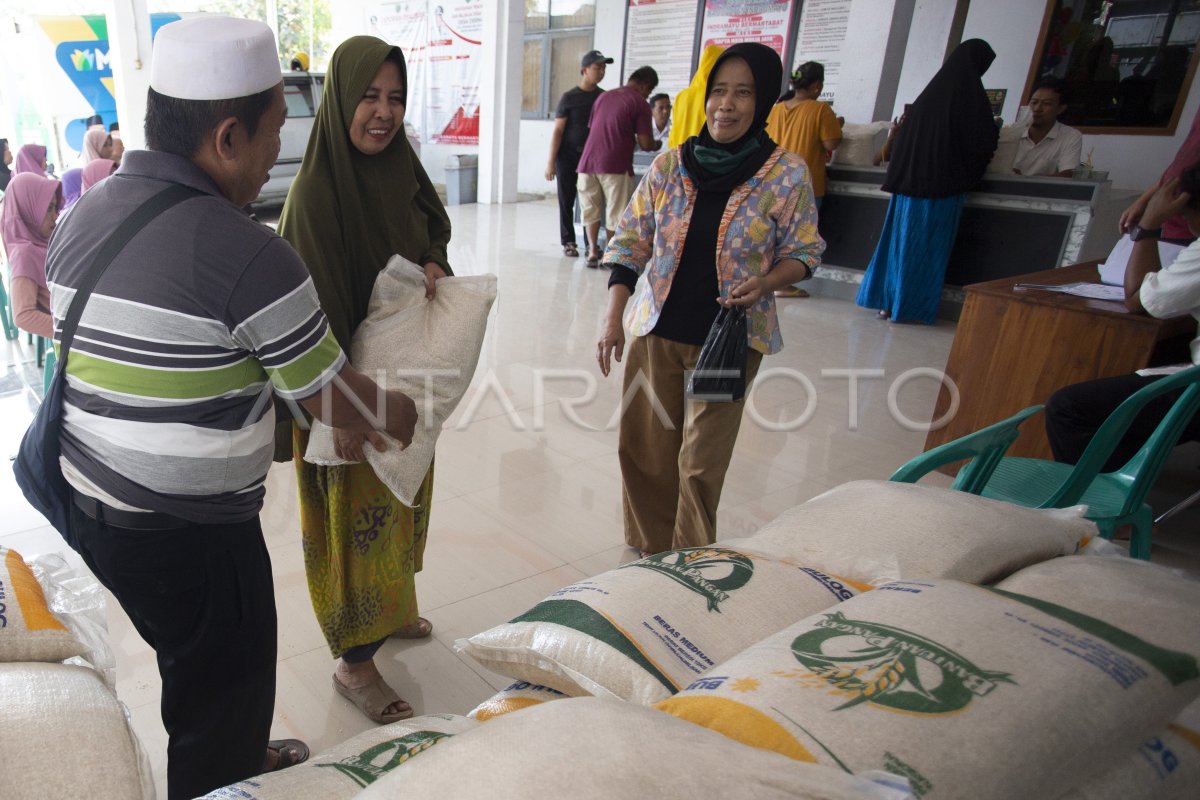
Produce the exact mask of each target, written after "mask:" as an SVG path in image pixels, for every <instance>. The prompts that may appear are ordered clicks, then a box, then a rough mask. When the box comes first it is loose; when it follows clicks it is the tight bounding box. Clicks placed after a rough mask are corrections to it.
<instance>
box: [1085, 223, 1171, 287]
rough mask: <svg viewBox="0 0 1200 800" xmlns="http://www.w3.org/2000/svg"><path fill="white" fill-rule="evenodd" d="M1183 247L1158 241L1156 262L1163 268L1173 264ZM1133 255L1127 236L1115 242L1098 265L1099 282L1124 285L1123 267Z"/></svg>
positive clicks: (1130, 242)
mask: <svg viewBox="0 0 1200 800" xmlns="http://www.w3.org/2000/svg"><path fill="white" fill-rule="evenodd" d="M1183 248H1184V245H1181V244H1171V243H1170V242H1163V241H1160V242H1159V243H1158V260H1159V262H1160V263H1161V264H1162V265H1163V268H1166V267H1169V266H1170V265H1171V264H1173V263H1175V259H1176V258H1178V257H1179V254H1180V253H1182V252H1183ZM1131 255H1133V240H1132V239H1130V238H1129V234H1126V235H1124V236H1122V237H1121V238H1120V239H1118V240H1117V243H1116V245H1115V246H1114V247H1113V249H1112V252H1111V253H1109V254H1108V258H1107V259H1105V261H1104V263H1103V264H1101V265H1100V280H1101V281H1103V282H1104V283H1107V284H1108V285H1110V286H1124V285H1125V265H1126V264H1128V263H1129V256H1131Z"/></svg>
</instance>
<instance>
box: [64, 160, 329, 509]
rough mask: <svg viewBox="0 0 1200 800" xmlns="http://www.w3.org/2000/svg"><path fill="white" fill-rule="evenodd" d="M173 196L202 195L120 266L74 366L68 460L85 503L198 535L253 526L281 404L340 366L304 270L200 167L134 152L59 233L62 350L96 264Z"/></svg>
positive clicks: (67, 406) (159, 225)
mask: <svg viewBox="0 0 1200 800" xmlns="http://www.w3.org/2000/svg"><path fill="white" fill-rule="evenodd" d="M171 183H182V184H185V185H187V186H190V187H192V188H195V189H198V190H200V191H201V192H204V193H205V196H198V197H194V198H189V199H187V200H184V201H183V202H182V203H180V204H178V205H176V206H174V207H172V208H170V209H168V210H167V211H166V212H165V213H163V214H162V215H160V216H159V217H158V218H157V219H155V220H154V221H153V222H151V223H150V224H149V225H148V226H147V227H146V228H144V229H143V230H142V231H141V232H140V233H139V234H138V235H137V236H136V237H135V238H134V239H133V240H132V241H130V242H129V244H128V245H126V247H125V249H124V250H123V251H122V252H121V253H120V254H119V255H117V257H116V258H115V259H114V260H113V262H112V264H111V265H110V266H109V268H108V269H107V271H105V273H104V275H103V276H102V277H101V278H100V282H99V283H98V284H97V286H96V289H95V290H94V291H93V293H92V295H91V297H90V298H89V299H88V302H87V306H86V307H85V309H84V312H83V317H82V319H81V320H80V323H79V328H78V329H77V331H76V333H75V339H74V341H73V343H72V345H71V351H70V353H69V354H68V356H67V385H66V387H65V390H64V404H63V429H62V457H63V460H64V461H65V462H67V463H66V464H65V465H64V473H65V474H66V475H67V477H68V480H70V481H71V483H72V484H73V485H74V486H75V488H76V489H78V490H80V491H83V492H84V493H85V494H89V495H92V496H94V497H98V498H99V499H101V500H103V501H105V502H110V503H112V504H114V505H117V506H118V507H122V508H135V509H142V510H147V511H159V512H163V513H166V514H172V515H174V516H177V517H181V518H183V519H187V520H190V521H193V522H197V523H232V522H240V521H244V520H247V519H251V518H253V517H254V516H255V515H256V514H257V513H258V511H259V509H260V508H261V506H262V498H263V480H264V478H265V477H266V473H267V469H268V468H269V467H270V465H271V456H272V452H273V432H274V423H275V415H274V409H273V407H272V403H271V394H272V390H273V391H274V393H275V394H278V395H280V396H281V397H284V398H286V399H291V400H302V399H305V398H307V397H309V396H311V395H314V394H316V393H317V392H319V391H320V390H321V389H322V387H324V386H325V385H326V384H328V383H329V382H330V381H331V380H332V379H333V377H334V375H335V374H336V373H337V372H338V371H339V370H340V369H341V368H342V366H343V365H344V364H345V361H346V359H345V356H344V355H343V353H342V351H341V349H340V348H339V347H338V345H337V342H336V341H335V340H334V338H333V334H332V332H331V331H330V330H329V325H328V323H327V322H326V320H325V315H324V314H323V313H322V312H321V308H320V304H319V302H318V300H317V294H316V290H315V289H314V288H313V284H312V279H311V278H310V277H309V275H308V270H307V269H306V268H305V266H304V262H303V261H301V259H300V257H299V256H298V255H297V254H296V252H295V250H293V249H292V248H291V246H290V245H289V244H288V243H287V242H286V241H284V240H283V239H281V238H280V237H279V236H277V235H275V233H274V232H272V231H271V230H270V229H269V228H267V227H265V226H263V225H260V224H258V223H256V222H254V221H252V220H251V219H250V218H249V217H247V216H246V214H245V213H244V212H243V211H242V210H240V209H238V208H237V207H235V206H234V205H233V204H231V203H230V202H229V201H228V200H226V199H225V198H224V197H223V196H222V195H221V194H220V191H219V190H218V189H217V187H216V185H215V184H214V183H213V182H212V180H211V179H210V178H209V177H208V176H207V175H206V174H205V173H204V172H203V171H202V170H200V169H199V168H198V167H197V166H195V165H194V164H193V163H192V162H191V161H189V160H188V159H185V158H181V157H179V156H174V155H170V154H167V153H158V152H153V151H131V152H127V153H126V154H125V156H124V159H123V163H122V165H121V168H120V169H119V170H118V171H117V172H116V174H114V175H113V176H112V177H110V178H108V179H107V180H105V181H103V182H101V183H100V184H97V185H96V186H95V187H94V188H92V189H91V190H90V191H88V193H87V194H86V195H85V196H84V197H82V198H81V199H80V200H79V201H78V202H77V203H76V204H75V205H74V206H73V207H72V208H71V210H70V212H69V213H67V214H66V215H65V216H64V217H63V218H62V219H61V220H60V221H59V225H58V228H57V230H56V231H55V233H54V236H53V238H52V239H51V242H50V251H49V255H48V257H47V260H46V275H47V278H48V281H49V286H50V297H51V306H52V308H51V312H52V314H53V317H54V323H55V340H56V341H57V340H58V339H59V338H60V336H61V328H62V323H63V319H64V318H65V317H66V313H67V309H68V308H69V306H70V303H71V300H72V298H73V297H74V295H75V287H76V286H77V285H78V284H79V283H80V282H81V279H82V276H83V275H84V273H85V272H86V270H87V269H88V268H89V267H90V266H91V264H92V262H93V260H94V258H95V255H96V252H97V250H98V249H99V248H100V246H101V244H102V243H103V241H104V240H105V238H106V237H107V235H108V234H109V233H110V232H112V231H113V230H114V229H115V228H116V227H117V226H118V225H119V224H120V223H121V221H122V220H124V219H125V218H126V217H127V216H128V215H129V214H130V213H131V212H132V211H133V210H134V209H135V208H136V207H137V206H138V205H140V204H141V203H142V202H144V201H145V200H146V199H148V198H149V197H150V196H151V195H153V194H155V193H157V192H158V191H160V190H162V189H165V188H166V187H167V186H169V185H170V184H171Z"/></svg>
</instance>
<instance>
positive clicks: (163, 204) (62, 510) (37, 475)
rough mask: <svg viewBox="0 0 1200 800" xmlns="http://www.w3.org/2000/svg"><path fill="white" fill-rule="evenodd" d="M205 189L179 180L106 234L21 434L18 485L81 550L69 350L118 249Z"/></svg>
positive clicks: (15, 463)
mask: <svg viewBox="0 0 1200 800" xmlns="http://www.w3.org/2000/svg"><path fill="white" fill-rule="evenodd" d="M203 194H204V193H203V192H200V191H199V190H197V189H192V188H189V187H187V186H182V185H179V184H175V185H173V186H171V187H169V188H167V189H164V190H162V191H160V192H159V193H158V194H156V195H154V196H153V197H151V198H150V199H149V200H146V201H145V202H144V203H142V204H141V205H140V206H138V207H137V208H136V209H134V211H133V213H132V214H130V215H129V216H128V217H126V218H125V220H124V221H123V222H122V223H121V224H120V225H118V226H117V229H116V230H114V231H113V232H112V233H111V234H110V235H109V237H108V238H107V239H105V240H104V242H103V243H102V244H101V245H100V249H99V251H98V252H97V253H96V257H95V259H94V260H93V261H92V265H91V267H90V268H89V269H88V271H87V272H86V273H84V275H83V279H82V280H81V281H80V283H79V286H78V287H77V288H76V289H75V295H74V296H73V297H72V298H71V304H70V306H69V307H68V308H67V316H66V319H65V320H63V325H62V331H61V334H60V336H59V348H58V349H59V356H58V363H57V364H56V365H55V368H54V378H53V380H52V381H51V382H50V388H49V390H48V391H47V392H46V397H45V398H44V399H43V400H42V405H41V406H40V407H39V408H38V411H37V414H35V415H34V417H33V422H31V423H30V424H29V429H28V430H26V431H25V436H24V437H23V438H22V439H21V448H20V450H18V451H17V457H16V459H14V461H13V472H14V474H15V476H16V479H17V486H19V487H20V489H21V493H22V494H24V495H25V499H26V500H28V501H29V504H30V505H32V506H33V507H34V508H35V509H37V510H38V511H39V512H40V513H41V514H42V516H44V517H45V518H46V519H47V520H49V522H50V524H51V525H53V526H54V528H55V530H57V531H58V532H59V533H60V534H62V537H63V538H64V539H66V541H67V544H69V545H70V546H71V548H72V549H74V550H76V551H78V550H79V546H78V542H77V541H76V538H75V533H74V531H73V530H72V529H71V506H72V503H73V499H72V496H71V492H72V490H71V485H70V484H69V483H67V479H66V478H64V477H63V474H62V468H61V466H60V465H59V456H60V454H61V452H62V447H61V441H60V437H61V435H62V403H63V392H64V387H65V384H66V382H67V376H66V368H67V352H68V351H69V350H70V349H71V342H72V340H73V339H74V338H75V329H76V328H78V327H79V320H80V318H81V317H82V316H83V308H84V306H86V305H87V301H88V297H90V296H91V294H92V290H93V289H95V288H96V284H97V282H99V280H100V276H101V275H103V274H104V271H105V270H106V269H108V266H109V265H110V264H111V263H112V261H113V259H114V258H116V257H117V254H118V253H120V252H121V250H123V249H124V248H125V245H127V244H129V240H130V239H132V238H133V237H134V236H136V235H137V234H138V232H139V231H141V230H142V228H144V227H146V225H147V224H148V223H149V222H150V221H151V220H153V219H154V218H155V217H157V216H158V215H159V214H161V213H163V212H164V211H166V210H167V209H168V208H171V207H172V206H174V205H176V204H178V203H180V202H182V201H184V200H186V199H188V198H189V197H198V196H202V195H203Z"/></svg>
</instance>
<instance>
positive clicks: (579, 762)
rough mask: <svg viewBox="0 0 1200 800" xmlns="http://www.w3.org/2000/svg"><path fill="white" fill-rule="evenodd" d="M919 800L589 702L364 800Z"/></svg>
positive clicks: (466, 749) (539, 715) (406, 770)
mask: <svg viewBox="0 0 1200 800" xmlns="http://www.w3.org/2000/svg"><path fill="white" fill-rule="evenodd" d="M887 777H889V778H890V777H891V776H887ZM892 781H893V785H895V779H894V778H893V779H892ZM910 796H911V795H910V794H908V793H907V792H906V791H904V790H903V789H896V788H889V787H887V786H884V785H881V784H879V783H876V782H874V781H872V780H869V779H868V778H866V777H856V776H853V775H847V774H846V773H844V772H843V771H841V770H836V769H828V768H825V767H819V766H816V765H812V764H800V763H797V762H795V761H792V760H791V759H787V758H784V757H782V756H779V755H776V754H775V753H768V752H766V751H763V750H755V749H753V748H749V747H743V746H742V745H739V744H738V743H737V742H733V741H730V740H729V739H726V738H725V737H723V736H720V735H718V734H715V733H713V732H712V731H707V730H705V729H704V728H701V727H699V726H697V725H691V724H689V723H686V722H682V721H681V720H678V719H675V718H674V717H671V716H670V715H668V714H662V713H660V712H658V711H653V710H651V709H648V708H644V707H641V706H634V705H630V704H629V703H622V702H620V701H617V700H602V699H600V698H591V697H588V698H574V699H569V700H563V701H561V702H557V703H543V704H541V705H538V706H534V707H533V708H528V709H526V710H524V711H522V712H520V713H519V714H506V715H505V716H503V717H500V718H498V719H495V720H493V721H491V722H489V723H487V724H486V725H480V726H479V728H477V729H476V730H473V731H470V732H468V733H464V734H463V735H461V736H456V737H454V739H452V740H451V741H448V742H446V743H445V744H442V745H440V746H439V747H437V748H436V749H434V750H433V751H432V752H430V753H428V754H427V755H424V756H422V757H421V758H419V759H415V760H413V761H411V762H409V763H407V764H405V765H404V766H403V767H401V768H400V769H398V770H396V771H395V772H392V773H391V774H390V775H388V776H386V777H385V778H383V779H382V780H380V781H378V782H377V783H375V784H374V785H373V786H371V787H370V788H369V789H367V790H366V791H365V792H363V793H362V794H361V795H359V799H360V800H385V798H460V797H463V798H468V797H469V798H476V797H486V798H491V799H492V800H506V799H507V798H511V799H512V800H518V798H519V800H542V799H543V798H544V800H563V798H570V800H611V798H655V799H656V800H673V799H674V798H678V800H697V798H705V797H711V798H755V800H772V799H773V798H790V800H803V799H804V798H813V799H814V800H815V798H821V800H842V798H845V799H846V800H849V799H850V798H877V800H901V799H902V798H905V797H910Z"/></svg>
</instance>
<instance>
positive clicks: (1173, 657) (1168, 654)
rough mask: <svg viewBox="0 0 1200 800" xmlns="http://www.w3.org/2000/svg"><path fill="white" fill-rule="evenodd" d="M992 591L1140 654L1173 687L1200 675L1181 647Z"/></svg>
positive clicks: (1040, 602) (1030, 599) (1023, 597)
mask: <svg viewBox="0 0 1200 800" xmlns="http://www.w3.org/2000/svg"><path fill="white" fill-rule="evenodd" d="M989 591H992V592H995V593H996V594H998V595H1001V596H1003V597H1007V598H1008V599H1009V600H1015V601H1016V602H1018V603H1023V604H1024V605H1027V606H1030V607H1031V608H1036V609H1037V610H1038V611H1041V612H1042V613H1044V614H1049V615H1050V616H1052V617H1054V618H1055V619H1058V620H1062V621H1063V622H1066V623H1067V624H1069V625H1074V626H1075V627H1076V628H1079V629H1080V630H1082V631H1085V632H1086V633H1090V634H1091V635H1092V636H1095V637H1096V638H1097V639H1103V640H1104V641H1106V642H1108V643H1109V644H1111V645H1112V646H1113V647H1118V648H1120V649H1122V650H1124V651H1125V652H1127V653H1130V654H1131V655H1135V656H1137V657H1138V658H1140V659H1142V660H1143V661H1145V662H1146V663H1148V664H1150V665H1151V666H1153V667H1154V668H1155V669H1157V670H1158V671H1159V672H1160V673H1162V676H1163V677H1164V678H1166V679H1167V680H1168V681H1170V683H1171V685H1172V686H1179V685H1180V684H1182V683H1186V682H1188V681H1192V680H1195V679H1196V678H1197V677H1200V668H1197V665H1196V659H1195V658H1193V657H1192V656H1190V655H1188V654H1187V653H1181V652H1179V651H1178V650H1167V649H1166V648H1163V647H1159V646H1158V645H1153V644H1150V643H1149V642H1147V641H1146V640H1145V639H1140V638H1138V637H1137V636H1134V635H1133V634H1132V633H1129V632H1128V631H1123V630H1121V629H1120V628H1118V627H1116V626H1114V625H1109V624H1108V623H1107V622H1104V621H1102V620H1098V619H1096V618H1095V617H1089V616H1088V615H1087V614H1081V613H1079V612H1078V611H1073V610H1071V609H1069V608H1066V607H1065V606H1060V605H1056V604H1055V603H1049V602H1047V601H1045V600H1038V599H1037V598H1036V597H1029V596H1027V595H1023V594H1016V593H1015V592H1006V591H1005V590H1003V589H996V588H995V587H989Z"/></svg>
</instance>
